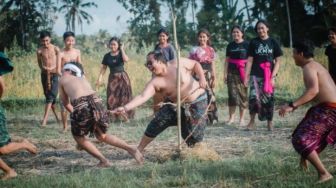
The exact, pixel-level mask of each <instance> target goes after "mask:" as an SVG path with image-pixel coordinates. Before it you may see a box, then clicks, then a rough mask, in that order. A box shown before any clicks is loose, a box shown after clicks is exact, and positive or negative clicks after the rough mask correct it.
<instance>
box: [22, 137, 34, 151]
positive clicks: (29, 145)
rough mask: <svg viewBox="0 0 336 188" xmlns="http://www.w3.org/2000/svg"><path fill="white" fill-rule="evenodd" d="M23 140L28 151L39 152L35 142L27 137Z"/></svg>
mask: <svg viewBox="0 0 336 188" xmlns="http://www.w3.org/2000/svg"><path fill="white" fill-rule="evenodd" d="M22 142H23V143H24V145H25V148H26V150H27V151H28V152H30V153H31V154H36V153H37V147H36V146H35V145H34V144H32V143H31V142H29V141H28V140H27V139H24V140H23V141H22Z"/></svg>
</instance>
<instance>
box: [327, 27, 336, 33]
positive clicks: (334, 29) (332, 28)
mask: <svg viewBox="0 0 336 188" xmlns="http://www.w3.org/2000/svg"><path fill="white" fill-rule="evenodd" d="M330 31H332V32H334V33H336V27H330V28H328V32H330Z"/></svg>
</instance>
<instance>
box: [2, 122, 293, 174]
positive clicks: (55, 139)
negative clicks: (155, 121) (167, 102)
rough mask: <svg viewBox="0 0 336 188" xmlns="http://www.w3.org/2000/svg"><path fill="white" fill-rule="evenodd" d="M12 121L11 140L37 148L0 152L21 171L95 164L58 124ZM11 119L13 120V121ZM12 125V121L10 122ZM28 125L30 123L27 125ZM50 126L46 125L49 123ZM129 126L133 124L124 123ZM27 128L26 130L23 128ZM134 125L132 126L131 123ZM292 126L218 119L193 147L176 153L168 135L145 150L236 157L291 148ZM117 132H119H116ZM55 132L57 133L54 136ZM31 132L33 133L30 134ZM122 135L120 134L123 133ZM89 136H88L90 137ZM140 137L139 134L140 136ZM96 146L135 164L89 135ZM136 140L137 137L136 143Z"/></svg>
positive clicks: (152, 154) (160, 155)
mask: <svg viewBox="0 0 336 188" xmlns="http://www.w3.org/2000/svg"><path fill="white" fill-rule="evenodd" d="M17 121H18V120H16V121H15V124H20V123H21V124H20V125H13V126H16V127H18V128H17V130H15V128H12V127H11V128H10V129H11V130H10V132H11V135H12V138H13V140H20V139H23V138H26V137H28V139H29V140H30V141H32V142H33V143H35V144H36V145H37V147H38V149H39V153H38V154H37V155H31V154H29V153H27V152H17V153H13V154H10V155H5V156H1V158H3V159H4V160H5V161H6V162H7V163H8V164H9V165H10V166H11V167H13V168H15V169H16V170H17V172H18V173H19V174H20V175H52V174H61V173H70V172H79V171H82V170H83V169H90V168H96V165H97V163H98V160H97V159H95V158H93V157H92V156H91V155H89V154H88V153H87V152H85V151H79V150H78V149H76V143H75V141H74V140H73V138H72V137H71V133H70V132H67V133H66V134H62V133H59V127H58V125H56V124H55V125H50V127H53V126H54V127H55V128H51V129H50V130H48V129H47V130H46V129H41V130H39V129H38V128H37V127H35V126H34V125H31V124H30V125H22V124H24V122H17ZM13 122H14V121H13ZM11 126H12V125H11ZM27 126H30V127H27ZM48 126H49V125H48ZM125 126H132V125H125ZM25 129H27V130H25ZM31 129H34V131H35V133H34V134H35V135H36V134H38V133H39V131H41V134H45V133H48V132H49V133H50V131H55V132H54V133H53V134H50V135H51V137H52V138H48V137H43V138H39V137H38V136H35V137H34V138H35V139H34V138H33V139H32V138H29V137H30V135H28V136H26V135H27V133H29V132H30V130H31ZM132 129H133V127H132ZM134 129H138V130H134V131H143V130H144V129H145V127H139V126H137V127H134ZM292 130H293V128H292V127H288V126H287V127H281V128H275V130H274V131H273V132H269V131H267V130H266V127H262V126H259V127H258V129H257V130H255V131H244V127H237V126H234V125H230V126H227V125H225V124H224V123H219V124H216V125H214V126H208V127H207V129H206V132H205V138H204V142H203V143H202V144H201V145H199V146H196V147H195V148H191V149H190V148H187V147H186V146H185V145H183V149H182V152H181V153H177V152H176V149H177V141H176V137H169V139H167V140H164V141H162V140H160V139H158V140H154V141H153V142H152V143H151V144H150V145H149V146H148V147H147V148H146V150H145V159H146V162H153V163H163V162H165V161H167V160H176V159H183V160H185V159H189V158H196V159H198V160H210V161H211V160H228V159H233V158H237V157H246V156H252V155H254V154H255V153H256V152H258V153H263V152H265V153H266V152H269V150H268V148H269V147H270V146H272V147H276V148H278V149H281V150H290V149H292V147H291V144H290V139H289V136H290V135H291V132H292ZM34 131H33V132H34ZM120 131H121V132H120V134H121V135H124V134H129V132H127V129H125V130H123V129H120ZM118 134H119V133H118ZM55 135H56V136H55ZM33 136H34V135H33ZM122 137H123V136H122ZM90 139H91V138H90ZM139 140H140V137H139ZM92 141H93V143H94V144H95V145H96V146H97V148H98V149H99V150H100V151H101V152H102V153H103V154H104V155H105V156H106V157H107V158H108V159H109V160H110V161H111V163H112V165H113V166H115V167H117V168H127V169H129V168H138V167H139V166H138V165H137V164H136V162H135V160H134V159H133V158H132V157H131V156H130V155H129V154H128V153H127V152H126V151H124V150H121V149H118V148H115V147H112V146H109V145H106V144H103V143H100V142H97V141H95V139H92ZM137 142H138V141H136V143H137Z"/></svg>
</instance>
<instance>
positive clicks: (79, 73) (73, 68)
mask: <svg viewBox="0 0 336 188" xmlns="http://www.w3.org/2000/svg"><path fill="white" fill-rule="evenodd" d="M66 69H68V70H71V71H73V72H75V73H76V76H77V77H82V71H81V70H80V69H79V68H78V67H77V66H76V65H74V64H71V63H68V64H65V65H64V67H63V70H66Z"/></svg>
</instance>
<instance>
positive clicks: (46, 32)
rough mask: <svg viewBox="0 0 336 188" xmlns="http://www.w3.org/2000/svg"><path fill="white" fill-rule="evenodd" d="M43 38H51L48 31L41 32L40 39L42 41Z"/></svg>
mask: <svg viewBox="0 0 336 188" xmlns="http://www.w3.org/2000/svg"><path fill="white" fill-rule="evenodd" d="M45 37H51V34H50V32H49V31H41V32H40V39H44V38H45Z"/></svg>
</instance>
